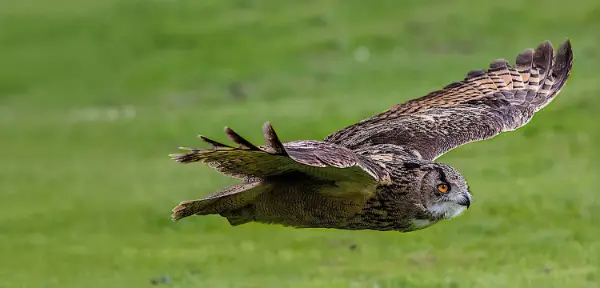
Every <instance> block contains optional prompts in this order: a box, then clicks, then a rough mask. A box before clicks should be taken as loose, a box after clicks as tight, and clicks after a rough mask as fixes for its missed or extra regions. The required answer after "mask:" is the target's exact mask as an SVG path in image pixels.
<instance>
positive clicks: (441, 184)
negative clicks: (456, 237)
mask: <svg viewBox="0 0 600 288" xmlns="http://www.w3.org/2000/svg"><path fill="white" fill-rule="evenodd" d="M415 168H416V167H415ZM416 170H418V171H419V173H418V174H419V175H420V176H421V177H419V179H418V180H417V181H419V180H420V181H421V183H420V184H421V185H419V189H420V191H419V193H418V194H419V196H420V198H421V199H420V201H419V202H420V203H419V204H421V205H423V207H424V208H425V209H426V210H427V211H428V212H429V213H431V216H432V217H434V218H436V219H450V218H454V217H456V216H458V215H460V214H461V213H463V212H464V211H465V210H466V209H468V208H469V206H470V205H471V192H470V190H469V185H468V184H467V182H466V180H465V178H464V177H463V176H462V175H461V174H460V173H458V171H456V169H454V168H452V167H450V166H448V165H445V164H443V163H436V162H434V163H428V164H425V165H419V167H418V168H416Z"/></svg>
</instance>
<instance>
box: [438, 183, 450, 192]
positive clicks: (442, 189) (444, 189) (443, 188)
mask: <svg viewBox="0 0 600 288" xmlns="http://www.w3.org/2000/svg"><path fill="white" fill-rule="evenodd" d="M437 189H438V191H440V192H442V193H446V192H448V189H449V187H448V185H446V184H439V185H437Z"/></svg>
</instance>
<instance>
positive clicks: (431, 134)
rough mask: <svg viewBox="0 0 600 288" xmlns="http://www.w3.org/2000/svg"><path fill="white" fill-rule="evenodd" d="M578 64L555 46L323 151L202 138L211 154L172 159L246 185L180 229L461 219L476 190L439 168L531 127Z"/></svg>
mask: <svg viewBox="0 0 600 288" xmlns="http://www.w3.org/2000/svg"><path fill="white" fill-rule="evenodd" d="M572 63H573V53H572V50H571V45H570V43H569V41H565V42H564V43H563V44H562V45H561V46H560V48H559V49H558V51H557V53H556V56H554V53H553V48H552V45H551V44H550V42H548V41H546V42H544V43H542V44H541V45H540V46H539V47H538V48H537V49H535V50H531V49H530V50H525V51H524V52H523V53H521V54H519V55H518V56H517V59H516V63H515V65H514V66H511V65H510V64H509V63H508V62H507V61H506V60H503V59H499V60H496V61H493V62H492V63H491V64H490V66H489V69H487V71H484V70H474V71H471V72H469V73H468V74H467V76H466V77H465V78H464V80H463V81H460V82H455V83H452V84H450V85H447V86H446V87H444V88H443V89H442V90H438V91H434V92H431V93H429V94H428V95H426V96H424V97H421V98H417V99H413V100H410V101H407V102H405V103H402V104H398V105H396V106H394V107H392V108H391V109H389V110H387V111H385V112H383V113H381V114H378V115H375V116H373V117H371V118H368V119H365V120H362V121H360V122H359V123H357V124H354V125H351V126H349V127H346V128H344V129H342V130H339V131H337V132H335V133H333V134H331V135H329V136H327V137H326V138H325V139H324V140H323V141H312V140H303V141H293V142H285V143H284V142H281V141H280V140H279V138H278V137H277V134H275V131H274V130H273V128H272V127H271V125H270V124H269V123H266V124H265V126H264V127H263V135H264V138H265V144H264V145H263V146H256V145H254V144H252V143H250V142H249V141H247V140H245V139H244V138H243V137H241V136H239V135H238V134H237V133H235V132H234V131H233V130H231V129H229V128H226V129H225V132H226V134H227V136H228V137H229V138H230V139H231V140H232V141H233V142H234V143H236V144H237V147H232V146H228V145H225V144H222V143H219V142H216V141H214V140H210V139H208V138H206V137H203V136H201V137H200V138H201V139H202V140H203V141H204V142H207V143H209V144H211V145H212V148H211V149H195V148H182V149H184V150H187V152H186V153H182V154H172V155H171V156H172V158H173V159H174V160H176V161H178V162H181V163H191V162H204V163H207V164H208V165H209V166H210V167H213V168H215V169H216V170H217V171H219V172H221V173H223V174H226V175H229V176H232V177H236V178H240V179H243V183H240V184H237V185H234V186H232V187H229V188H227V189H224V190H221V191H219V192H216V193H214V194H212V195H210V196H208V197H206V198H204V199H199V200H192V201H184V202H181V203H180V204H179V205H178V206H177V207H175V208H174V209H173V212H174V213H173V219H174V220H179V219H181V218H184V217H187V216H191V215H209V214H218V215H221V216H223V217H226V218H227V219H228V220H229V222H230V224H231V225H241V224H244V223H248V222H251V221H257V222H262V223H273V224H282V225H286V226H293V227H315V228H337V229H350V230H358V229H372V230H382V231H385V230H396V231H404V232H407V231H413V230H418V229H423V228H426V227H428V226H430V225H433V224H435V223H437V222H438V221H439V220H442V219H449V218H453V217H455V216H457V215H459V214H460V213H462V212H463V211H464V209H466V208H468V206H469V205H470V200H471V194H470V191H469V187H468V185H467V183H466V181H465V180H464V178H463V176H462V175H460V173H458V172H457V171H456V170H455V169H454V168H452V167H449V166H447V165H445V164H442V163H438V162H434V160H435V159H436V158H438V157H439V156H440V155H442V154H444V153H446V152H448V151H450V150H452V149H454V148H456V147H458V146H461V145H464V144H467V143H470V142H474V141H480V140H485V139H489V138H492V137H494V136H496V135H498V134H500V133H502V132H505V131H511V130H515V129H517V128H519V127H521V126H523V125H525V124H526V123H527V122H528V121H530V120H531V118H532V117H533V115H534V113H535V112H537V111H539V110H540V109H542V108H543V107H544V106H546V105H548V104H549V103H550V102H551V101H552V100H553V99H554V98H555V96H556V95H557V94H558V93H559V91H560V90H561V89H562V87H563V86H564V84H565V83H566V81H567V79H568V77H569V75H570V72H571V67H572ZM440 185H444V186H440ZM440 187H441V188H440ZM444 187H446V188H448V189H447V191H445V190H446V189H445V188H444Z"/></svg>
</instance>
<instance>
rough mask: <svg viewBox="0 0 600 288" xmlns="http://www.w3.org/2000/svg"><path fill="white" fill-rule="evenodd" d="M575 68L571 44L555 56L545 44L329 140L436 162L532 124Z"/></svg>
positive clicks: (346, 145) (336, 133)
mask: <svg viewBox="0 0 600 288" xmlns="http://www.w3.org/2000/svg"><path fill="white" fill-rule="evenodd" d="M572 64H573V51H572V49H571V44H570V42H569V41H568V40H566V41H565V42H563V44H562V45H561V46H560V48H559V49H558V51H557V53H556V55H555V56H554V55H553V48H552V44H550V42H548V41H546V42H544V43H542V44H541V45H539V46H538V47H537V49H535V50H533V49H528V50H525V51H524V52H522V53H520V54H519V55H518V56H517V58H516V64H515V65H514V66H511V65H509V64H508V62H507V61H506V60H503V59H500V60H496V61H494V62H492V63H491V64H490V67H489V69H488V70H487V71H484V70H474V71H471V72H469V73H468V74H467V76H466V77H465V78H464V80H463V81H460V82H455V83H452V84H450V85H448V86H446V87H444V88H443V89H441V90H438V91H434V92H431V93H429V94H428V95H426V96H424V97H421V98H417V99H413V100H410V101H407V102H405V103H402V104H398V105H396V106H394V107H392V108H391V109H389V110H387V111H385V112H383V113H381V114H378V115H375V116H373V117H371V118H368V119H365V120H363V121H361V122H359V123H357V124H355V125H352V126H349V127H346V128H344V129H342V130H339V131H337V132H335V133H333V134H331V135H329V136H327V137H326V138H325V140H324V141H326V142H329V143H335V144H339V145H343V146H345V147H348V148H350V149H357V148H361V147H367V146H371V145H377V144H395V145H400V146H403V147H404V148H405V149H409V150H412V152H413V154H416V155H420V156H421V157H422V158H424V159H429V160H434V159H436V158H437V157H439V156H441V155H442V154H444V153H446V152H448V151H450V150H452V149H454V148H456V147H458V146H461V145H464V144H467V143H470V142H474V141H480V140H485V139H490V138H492V137H494V136H496V135H498V134H500V133H502V132H505V131H512V130H515V129H518V128H519V127H522V126H524V125H525V124H527V123H528V122H529V121H530V120H531V118H532V117H533V115H534V113H535V112H537V111H539V110H540V109H542V108H543V107H545V106H546V105H548V104H549V103H550V102H551V101H552V100H553V99H554V98H555V97H556V95H558V93H559V92H560V90H561V89H562V87H563V86H564V85H565V83H566V81H567V79H568V78H569V75H570V73H571V68H572Z"/></svg>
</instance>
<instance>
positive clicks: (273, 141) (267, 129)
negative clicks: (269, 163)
mask: <svg viewBox="0 0 600 288" xmlns="http://www.w3.org/2000/svg"><path fill="white" fill-rule="evenodd" d="M263 137H264V138H265V145H266V147H269V148H270V149H273V152H275V153H276V154H281V155H287V152H286V150H285V147H284V146H283V143H281V140H279V136H277V133H275V129H274V128H273V126H271V123H270V122H269V121H267V122H265V124H263Z"/></svg>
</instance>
